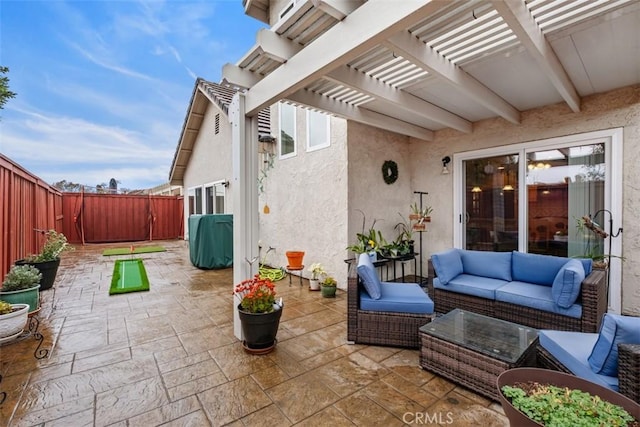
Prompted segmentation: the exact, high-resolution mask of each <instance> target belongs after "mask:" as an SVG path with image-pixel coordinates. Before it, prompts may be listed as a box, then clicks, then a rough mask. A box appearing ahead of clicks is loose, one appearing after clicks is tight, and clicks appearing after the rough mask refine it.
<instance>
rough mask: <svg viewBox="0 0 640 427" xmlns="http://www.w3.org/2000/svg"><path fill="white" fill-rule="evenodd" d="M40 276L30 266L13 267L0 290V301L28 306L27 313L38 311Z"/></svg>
mask: <svg viewBox="0 0 640 427" xmlns="http://www.w3.org/2000/svg"><path fill="white" fill-rule="evenodd" d="M41 279H42V274H41V273H40V271H38V269H37V268H35V267H34V266H32V265H14V266H13V267H11V270H9V272H8V273H7V275H6V276H5V278H4V281H3V282H2V288H0V300H3V301H6V302H8V303H10V304H28V305H29V313H35V312H36V311H38V310H40V292H39V289H40V280H41Z"/></svg>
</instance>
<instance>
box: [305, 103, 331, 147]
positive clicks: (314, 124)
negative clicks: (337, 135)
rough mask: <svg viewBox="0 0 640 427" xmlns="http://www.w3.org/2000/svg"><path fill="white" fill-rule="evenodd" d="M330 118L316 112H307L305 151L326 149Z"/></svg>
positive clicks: (329, 142) (328, 142) (328, 138)
mask: <svg viewBox="0 0 640 427" xmlns="http://www.w3.org/2000/svg"><path fill="white" fill-rule="evenodd" d="M330 119H331V118H330V117H329V116H328V115H327V114H324V113H320V112H318V111H312V110H307V150H308V151H313V150H318V149H320V148H325V147H328V146H329V145H330V144H331V141H330V123H331V120H330Z"/></svg>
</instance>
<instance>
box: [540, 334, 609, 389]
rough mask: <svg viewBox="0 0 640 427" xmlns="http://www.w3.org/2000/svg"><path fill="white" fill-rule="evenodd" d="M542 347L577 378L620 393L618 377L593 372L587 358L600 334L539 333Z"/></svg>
mask: <svg viewBox="0 0 640 427" xmlns="http://www.w3.org/2000/svg"><path fill="white" fill-rule="evenodd" d="M538 338H539V339H540V346H541V347H542V348H544V349H545V350H547V351H548V352H549V353H551V354H552V355H553V357H554V358H556V360H557V361H558V362H560V363H562V365H564V367H565V368H567V369H568V370H569V371H571V372H572V373H573V374H574V375H575V376H577V377H580V378H584V379H585V380H588V381H591V382H594V383H596V384H599V385H602V386H604V387H607V388H610V389H612V390H614V391H618V377H617V376H608V375H602V374H597V373H595V372H593V370H591V367H590V366H589V362H588V361H587V358H588V357H589V353H591V349H592V348H593V346H594V344H595V342H596V340H597V339H598V334H596V333H586V332H568V331H555V330H546V329H543V330H540V331H538Z"/></svg>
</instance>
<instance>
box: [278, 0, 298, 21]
mask: <svg viewBox="0 0 640 427" xmlns="http://www.w3.org/2000/svg"><path fill="white" fill-rule="evenodd" d="M296 3H297V1H296V0H291V2H290V3H289V4H288V5H286V6H285V7H284V9H282V12H280V14H279V15H278V18H280V19H282V17H283V16H285V15H286V14H287V12H289V11H290V10H291V9H293V5H295V4H296Z"/></svg>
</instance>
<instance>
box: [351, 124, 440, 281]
mask: <svg viewBox="0 0 640 427" xmlns="http://www.w3.org/2000/svg"><path fill="white" fill-rule="evenodd" d="M348 135H349V229H348V241H349V243H348V244H354V243H356V234H357V233H361V232H362V219H363V215H362V213H361V212H359V211H362V212H364V214H365V217H366V223H365V232H366V231H367V230H368V229H369V228H370V227H371V226H372V224H373V221H374V220H376V223H375V228H376V229H377V230H380V231H381V232H382V235H383V237H384V238H385V239H386V240H387V241H389V242H391V241H393V240H395V238H396V237H397V236H398V234H399V231H398V230H397V229H396V228H395V226H396V224H398V223H399V222H401V221H402V220H403V218H401V216H400V215H399V214H401V215H402V216H403V217H404V218H405V219H408V216H409V213H410V207H409V206H410V205H411V204H412V203H413V202H419V198H418V196H417V195H416V194H414V193H413V192H414V191H428V188H427V186H426V185H424V184H425V183H421V182H414V180H413V179H412V171H411V167H412V166H411V165H412V161H411V157H410V156H411V152H410V145H409V137H407V136H404V135H398V134H396V133H393V132H388V131H385V130H383V129H379V128H373V127H370V126H366V125H362V124H360V123H355V122H349V125H348ZM386 160H393V161H394V162H396V164H397V165H398V179H397V180H396V182H394V183H393V184H387V183H386V182H385V181H384V179H383V175H382V165H383V163H384V162H385V161H386ZM424 203H425V205H427V204H429V196H425V197H424ZM419 238H420V236H419V233H414V239H415V241H416V247H415V249H416V251H418V250H419V246H418V244H419ZM427 238H428V233H424V235H423V245H424V246H423V247H426V240H427ZM345 256H347V257H352V256H353V254H352V253H349V252H346V251H345ZM407 267H408V268H407V269H405V274H412V272H413V264H408V265H407ZM398 268H400V267H399V266H398ZM418 269H419V266H418ZM424 271H425V272H426V264H425V265H424Z"/></svg>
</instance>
